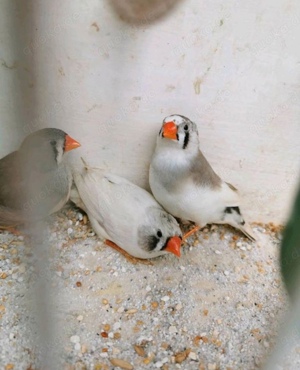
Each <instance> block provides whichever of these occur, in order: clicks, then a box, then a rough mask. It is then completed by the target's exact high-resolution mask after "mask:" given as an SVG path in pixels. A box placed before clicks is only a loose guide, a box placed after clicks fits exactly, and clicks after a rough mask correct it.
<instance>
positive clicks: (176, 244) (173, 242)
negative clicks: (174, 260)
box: [165, 236, 181, 257]
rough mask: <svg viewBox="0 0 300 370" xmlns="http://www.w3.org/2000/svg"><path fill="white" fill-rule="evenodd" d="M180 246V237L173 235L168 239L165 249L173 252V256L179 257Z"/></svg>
mask: <svg viewBox="0 0 300 370" xmlns="http://www.w3.org/2000/svg"><path fill="white" fill-rule="evenodd" d="M180 247H181V239H180V238H179V236H173V237H172V238H171V239H169V241H168V243H167V246H166V248H165V251H167V252H170V253H173V254H175V256H177V257H180Z"/></svg>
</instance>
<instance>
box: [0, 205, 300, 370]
mask: <svg viewBox="0 0 300 370" xmlns="http://www.w3.org/2000/svg"><path fill="white" fill-rule="evenodd" d="M46 229H47V231H45V233H46V234H45V235H46V236H44V238H45V239H44V240H48V241H50V246H49V247H48V250H47V251H48V257H49V261H50V265H51V269H50V271H46V270H47V269H46V268H45V271H43V268H40V265H37V264H36V262H35V261H36V260H37V256H36V253H33V252H32V250H31V249H30V248H29V247H25V245H24V244H25V243H24V238H23V237H22V236H21V237H20V236H19V237H17V236H13V235H12V234H9V233H7V232H4V233H2V234H0V243H1V244H0V368H1V369H3V368H4V369H6V370H10V369H26V370H30V369H40V368H41V366H40V361H41V358H43V357H42V356H46V357H47V356H48V359H49V358H50V360H49V362H50V363H51V364H52V368H54V369H68V370H71V369H76V370H79V369H80V370H83V369H95V370H100V369H119V368H123V369H133V368H134V369H156V368H161V369H163V370H166V369H180V368H181V369H187V370H189V369H203V370H214V369H226V370H229V369H243V370H247V369H257V368H260V366H261V365H262V363H263V362H264V360H265V359H266V357H267V356H268V353H269V352H270V351H271V349H272V346H273V345H274V343H275V340H276V335H277V329H278V326H279V323H280V321H281V319H282V316H283V314H284V312H285V309H286V306H287V300H286V296H285V293H284V291H283V287H282V283H281V280H280V274H279V269H278V261H277V259H278V250H279V239H278V236H279V235H277V234H276V231H275V232H274V230H273V231H272V228H270V227H269V228H267V227H263V226H255V227H254V233H255V235H256V236H257V239H258V243H256V244H254V243H251V242H249V241H248V240H246V239H244V238H243V237H242V236H241V235H240V234H239V233H237V232H235V231H234V230H232V229H230V228H225V227H217V226H213V227H212V228H206V229H204V231H202V232H199V233H198V234H197V235H195V236H192V237H191V238H190V239H189V240H188V244H187V245H185V246H184V247H183V249H182V257H181V258H180V259H177V258H176V257H175V256H173V255H172V256H171V255H170V256H169V255H168V256H166V257H160V258H157V259H155V260H152V262H153V265H144V264H137V265H133V264H131V263H130V262H128V261H127V260H126V259H125V258H124V257H123V256H122V255H120V254H119V253H117V252H115V251H114V250H113V249H111V248H109V247H107V246H105V245H103V243H102V242H101V241H100V240H99V239H98V238H97V237H96V236H95V235H94V234H93V232H92V230H91V229H90V226H89V224H88V223H86V218H85V217H83V215H82V214H81V213H78V212H77V211H76V210H73V209H68V208H66V209H64V210H63V211H62V212H61V213H59V214H58V215H55V216H52V217H51V219H50V220H49V222H48V223H47V228H46ZM44 260H45V261H47V259H46V258H45V259H44ZM38 270H39V271H38ZM41 281H44V283H45V282H46V284H45V285H46V287H45V289H41V287H40V286H39V283H40V282H41ZM37 289H41V290H37ZM35 292H38V294H37V297H39V298H40V297H42V298H43V297H44V298H43V299H44V302H43V306H42V307H43V308H42V309H41V308H40V307H41V306H39V309H37V308H36V305H37V304H42V303H41V301H42V300H43V299H39V300H38V301H37V299H36V296H35V295H34V293H35ZM45 292H46V293H47V294H45ZM47 316H50V318H48V319H47ZM50 319H52V321H51V322H49V320H50ZM38 320H40V322H42V326H43V325H45V327H46V328H48V329H49V328H50V329H51V330H48V331H45V332H47V333H48V332H50V334H48V337H47V338H46V339H44V340H45V343H46V352H45V353H44V354H43V353H42V352H41V351H40V350H39V348H38V344H39V343H41V341H42V340H43V337H41V334H42V333H44V332H43V331H42V332H40V331H39V330H38V326H37V321H38ZM44 337H45V336H44ZM299 349H300V346H298V347H297V346H295V349H294V350H293V354H292V356H291V359H289V362H288V363H287V364H285V366H283V367H281V368H280V369H288V370H294V369H295V370H296V369H299V368H300V355H299ZM120 360H123V361H125V362H122V361H121V362H118V361H120ZM43 361H44V360H43ZM118 365H119V366H120V367H117V366H118ZM50 367H51V366H50ZM50 367H49V368H50ZM43 368H45V367H43Z"/></svg>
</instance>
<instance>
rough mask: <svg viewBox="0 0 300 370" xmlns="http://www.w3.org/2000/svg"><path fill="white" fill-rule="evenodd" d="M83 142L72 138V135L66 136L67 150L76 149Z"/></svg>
mask: <svg viewBox="0 0 300 370" xmlns="http://www.w3.org/2000/svg"><path fill="white" fill-rule="evenodd" d="M80 146H81V144H79V142H78V141H76V140H74V139H72V138H71V136H69V135H66V138H65V152H69V151H70V150H73V149H76V148H78V147H80Z"/></svg>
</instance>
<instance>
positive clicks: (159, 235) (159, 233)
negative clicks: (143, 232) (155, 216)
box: [156, 230, 162, 238]
mask: <svg viewBox="0 0 300 370" xmlns="http://www.w3.org/2000/svg"><path fill="white" fill-rule="evenodd" d="M156 235H157V236H158V237H159V238H161V237H162V232H161V231H160V230H158V232H157V234H156Z"/></svg>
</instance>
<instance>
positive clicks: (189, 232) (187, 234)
mask: <svg viewBox="0 0 300 370" xmlns="http://www.w3.org/2000/svg"><path fill="white" fill-rule="evenodd" d="M199 229H200V226H195V227H193V228H192V230H190V231H188V232H187V233H186V234H184V235H183V238H182V240H183V241H186V239H187V238H189V237H190V236H191V235H193V234H195V233H196V232H197V231H198V230H199Z"/></svg>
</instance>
